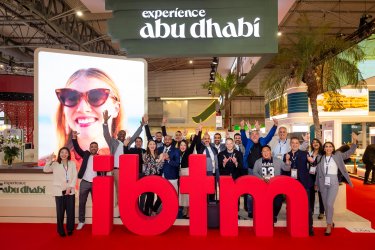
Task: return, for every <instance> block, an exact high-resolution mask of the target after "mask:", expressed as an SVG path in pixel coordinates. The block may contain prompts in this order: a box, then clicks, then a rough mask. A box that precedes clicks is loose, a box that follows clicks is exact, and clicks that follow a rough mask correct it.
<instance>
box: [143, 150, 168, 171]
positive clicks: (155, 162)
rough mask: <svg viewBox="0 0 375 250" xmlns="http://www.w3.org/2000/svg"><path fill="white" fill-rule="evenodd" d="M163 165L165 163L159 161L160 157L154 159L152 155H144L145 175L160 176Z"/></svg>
mask: <svg viewBox="0 0 375 250" xmlns="http://www.w3.org/2000/svg"><path fill="white" fill-rule="evenodd" d="M163 163H164V162H163V161H159V156H157V157H156V158H154V157H153V156H152V155H151V154H147V153H145V154H143V169H144V173H145V175H160V170H161V169H162V168H163Z"/></svg>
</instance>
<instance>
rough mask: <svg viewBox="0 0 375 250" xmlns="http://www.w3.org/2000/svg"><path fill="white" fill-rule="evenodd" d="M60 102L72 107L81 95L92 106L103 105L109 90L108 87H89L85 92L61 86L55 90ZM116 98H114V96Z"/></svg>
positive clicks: (79, 99) (76, 103)
mask: <svg viewBox="0 0 375 250" xmlns="http://www.w3.org/2000/svg"><path fill="white" fill-rule="evenodd" d="M55 92H56V95H57V98H58V99H59V101H60V103H61V104H62V105H64V106H66V107H70V108H71V107H74V106H76V105H78V103H79V102H80V101H81V99H82V97H84V98H85V100H86V101H87V102H88V103H89V104H90V105H91V106H93V107H99V106H101V105H103V104H104V103H105V102H106V101H107V99H108V96H109V94H110V92H111V90H109V89H91V90H89V91H87V92H83V93H82V92H79V91H77V90H74V89H69V88H63V89H56V90H55ZM114 99H115V100H116V98H114Z"/></svg>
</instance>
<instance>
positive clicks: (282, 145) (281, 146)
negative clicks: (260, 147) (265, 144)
mask: <svg viewBox="0 0 375 250" xmlns="http://www.w3.org/2000/svg"><path fill="white" fill-rule="evenodd" d="M285 144H286V140H285V142H284V143H283V144H281V141H280V140H279V146H280V151H279V154H281V149H282V148H283V147H284V145H285Z"/></svg>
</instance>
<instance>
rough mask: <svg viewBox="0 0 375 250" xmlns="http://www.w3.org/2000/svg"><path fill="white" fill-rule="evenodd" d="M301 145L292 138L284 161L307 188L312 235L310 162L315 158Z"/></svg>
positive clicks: (312, 233)
mask: <svg viewBox="0 0 375 250" xmlns="http://www.w3.org/2000/svg"><path fill="white" fill-rule="evenodd" d="M300 146H301V144H300V142H299V139H298V138H297V137H292V138H290V147H291V151H289V152H288V153H287V154H285V155H284V162H285V163H286V165H288V166H290V176H291V177H292V178H293V179H296V180H298V181H299V182H300V183H301V184H302V185H303V187H304V188H305V189H306V193H307V198H308V201H309V211H308V214H309V234H310V236H313V235H314V231H313V221H312V213H313V211H312V209H311V206H310V203H311V200H310V197H311V196H310V191H311V187H312V186H313V185H314V183H313V181H312V178H311V177H310V174H309V168H308V163H309V162H310V163H313V162H314V159H313V158H312V157H311V156H310V155H309V154H308V153H307V152H306V151H302V150H300ZM286 173H287V172H286Z"/></svg>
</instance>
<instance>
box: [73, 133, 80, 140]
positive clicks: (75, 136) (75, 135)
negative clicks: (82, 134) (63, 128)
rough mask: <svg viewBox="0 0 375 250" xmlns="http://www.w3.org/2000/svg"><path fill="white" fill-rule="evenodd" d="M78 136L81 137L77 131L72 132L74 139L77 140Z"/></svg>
mask: <svg viewBox="0 0 375 250" xmlns="http://www.w3.org/2000/svg"><path fill="white" fill-rule="evenodd" d="M77 135H79V133H78V132H77V131H72V137H73V139H77Z"/></svg>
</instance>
